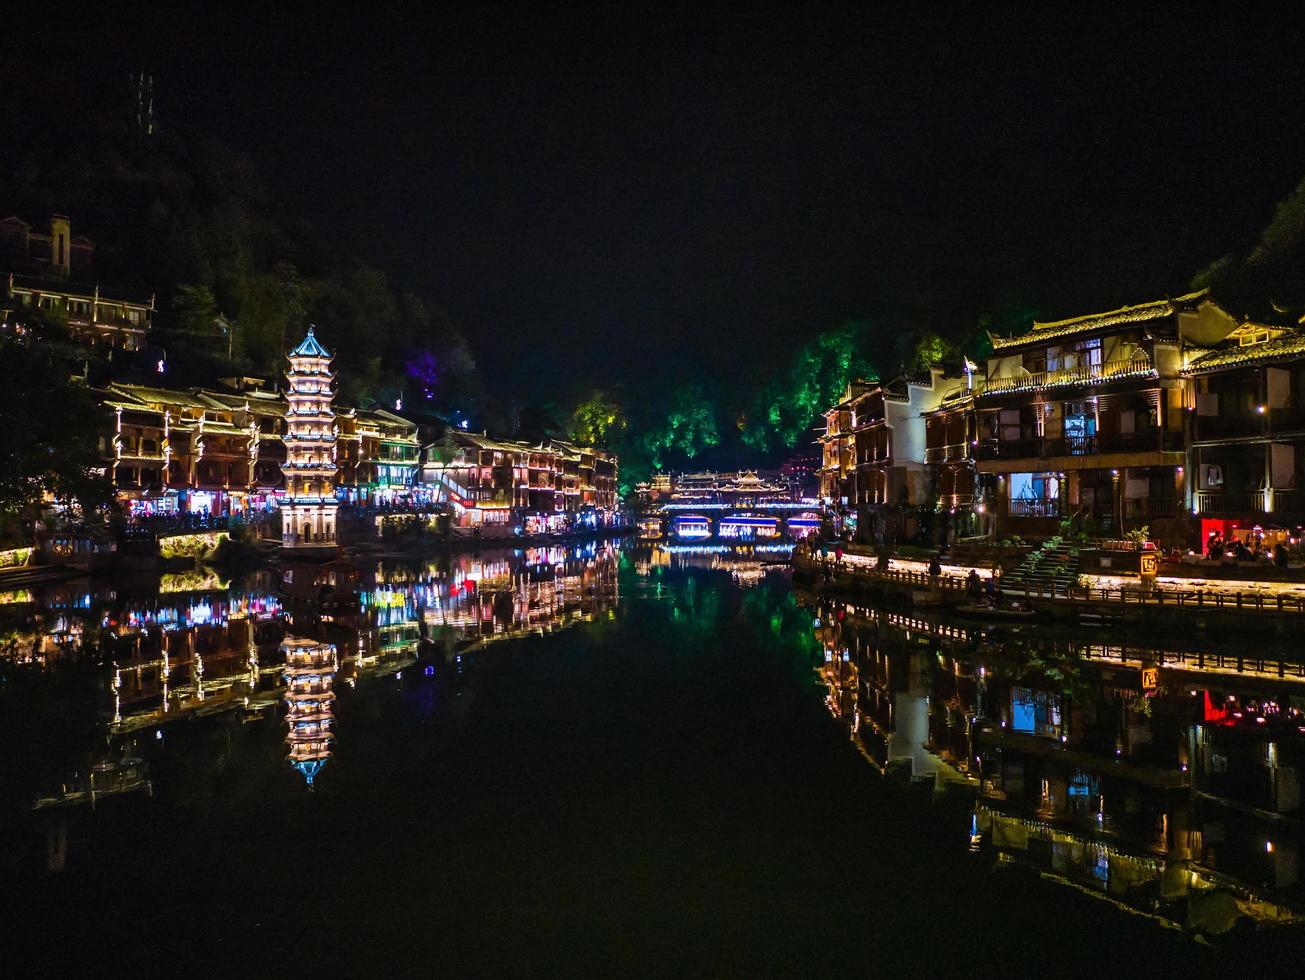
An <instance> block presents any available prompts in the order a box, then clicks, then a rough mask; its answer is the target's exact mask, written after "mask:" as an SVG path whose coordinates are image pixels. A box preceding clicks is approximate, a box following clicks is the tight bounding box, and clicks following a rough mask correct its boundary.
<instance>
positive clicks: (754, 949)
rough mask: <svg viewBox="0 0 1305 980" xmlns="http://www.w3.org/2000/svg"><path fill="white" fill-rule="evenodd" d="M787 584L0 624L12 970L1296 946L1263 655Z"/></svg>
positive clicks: (307, 585)
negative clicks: (867, 600)
mask: <svg viewBox="0 0 1305 980" xmlns="http://www.w3.org/2000/svg"><path fill="white" fill-rule="evenodd" d="M786 555H787V549H786V547H785V546H783V545H782V544H767V545H757V546H726V545H719V544H713V543H710V542H708V543H702V544H697V545H684V546H674V545H670V546H667V545H662V544H657V545H647V544H644V545H630V544H627V545H625V546H622V545H621V544H620V543H618V542H590V543H587V544H583V545H568V546H566V547H560V546H559V547H552V548H537V549H517V550H504V551H500V552H494V551H489V550H486V551H485V552H483V553H482V554H479V555H459V556H452V557H448V556H445V557H433V558H431V559H429V560H426V561H379V562H363V563H359V564H357V565H348V564H343V563H341V564H333V565H329V566H324V567H313V566H290V567H287V568H284V569H273V570H264V571H261V572H258V573H255V574H252V575H248V576H244V577H240V578H236V579H233V580H228V579H225V578H224V577H223V576H222V575H221V574H220V573H218V572H216V571H199V572H193V573H188V574H185V575H180V576H177V575H165V576H152V577H147V578H141V579H126V578H123V579H117V580H107V579H96V580H84V581H77V582H71V583H65V584H62V585H58V586H48V587H44V588H40V589H36V590H31V591H23V592H15V593H9V594H5V595H3V596H0V645H2V646H3V648H4V659H3V661H0V680H2V681H3V683H2V684H0V726H3V727H2V729H0V731H2V734H3V740H0V821H3V823H2V824H0V826H2V827H3V830H4V833H5V839H6V840H7V841H8V846H7V847H6V849H5V852H4V857H3V859H0V860H2V861H3V863H0V868H2V869H3V872H4V874H5V877H6V879H7V880H8V881H9V882H10V884H9V887H7V888H6V889H5V904H6V905H7V906H8V907H7V908H6V910H5V914H6V922H7V924H8V926H9V929H10V934H11V936H12V937H15V938H16V939H18V940H19V942H17V943H15V944H12V945H11V947H10V949H11V952H10V955H9V959H8V964H7V969H6V973H7V974H8V975H19V974H36V973H41V974H45V975H50V974H58V973H60V972H65V971H70V970H73V969H82V970H93V971H94V972H95V973H97V974H100V973H103V974H109V973H120V972H126V971H131V972H132V973H135V974H138V975H175V974H176V973H179V972H182V971H184V970H198V971H200V972H201V973H203V974H209V973H214V972H218V971H221V972H224V973H241V974H259V975H262V974H268V973H272V972H273V971H276V972H288V973H289V974H291V975H300V974H307V973H310V972H313V973H322V972H325V973H328V974H332V975H334V974H344V973H348V974H361V973H367V974H374V973H380V972H383V971H401V972H403V973H415V972H423V973H431V972H437V971H438V972H450V973H452V972H475V973H478V974H484V973H490V974H523V973H557V972H566V973H581V972H583V973H590V974H592V973H604V974H607V973H615V972H618V971H620V972H630V971H637V972H639V973H659V974H661V973H675V974H689V975H703V974H725V975H738V974H743V973H757V972H762V973H767V974H804V975H824V974H829V973H833V972H835V971H838V972H851V973H854V974H857V975H883V974H888V973H895V972H902V971H908V970H909V971H913V972H924V971H928V972H932V973H936V974H940V975H959V974H965V975H979V976H987V975H993V976H995V975H1027V974H1031V973H1035V972H1047V973H1055V974H1070V975H1093V976H1097V975H1100V972H1101V971H1102V970H1103V969H1104V970H1110V971H1114V972H1119V971H1127V972H1128V973H1129V974H1131V973H1134V972H1140V971H1142V970H1156V971H1160V970H1163V971H1165V972H1166V973H1173V972H1177V971H1179V970H1187V971H1189V972H1193V971H1194V972H1198V973H1200V972H1205V971H1207V970H1208V971H1210V972H1225V973H1226V971H1227V970H1228V969H1230V968H1238V967H1239V966H1242V965H1245V964H1246V963H1249V962H1252V961H1253V962H1254V963H1255V964H1256V967H1255V968H1256V969H1257V970H1262V969H1266V968H1271V967H1272V965H1273V964H1274V963H1276V962H1279V961H1281V962H1283V963H1287V962H1293V961H1294V960H1293V958H1294V957H1298V956H1299V954H1300V952H1301V951H1302V949H1305V944H1303V943H1302V935H1301V931H1300V927H1299V926H1297V925H1295V924H1293V922H1292V920H1293V919H1294V912H1293V910H1294V909H1295V908H1297V907H1299V900H1300V897H1301V886H1300V884H1299V882H1298V881H1297V880H1296V873H1295V860H1296V855H1297V854H1298V853H1299V850H1298V849H1299V843H1300V825H1299V819H1300V810H1299V801H1298V799H1296V798H1295V797H1293V795H1292V794H1293V792H1295V789H1294V783H1293V782H1292V780H1293V779H1294V773H1295V772H1296V771H1297V768H1296V767H1297V766H1298V765H1301V759H1300V749H1301V746H1302V745H1303V744H1305V726H1298V725H1296V724H1295V718H1296V715H1295V714H1294V712H1297V711H1298V710H1299V709H1300V708H1301V707H1305V700H1303V698H1305V682H1302V681H1301V680H1299V679H1298V675H1299V672H1298V671H1297V673H1296V675H1293V674H1292V670H1294V669H1295V668H1292V667H1289V666H1285V665H1288V664H1289V663H1290V662H1291V660H1292V653H1291V651H1290V650H1286V651H1276V650H1273V649H1271V648H1266V647H1264V645H1263V644H1257V649H1256V650H1255V651H1254V655H1255V656H1256V657H1257V658H1258V659H1255V660H1254V663H1251V664H1250V665H1249V666H1248V664H1247V662H1246V660H1245V659H1244V658H1243V659H1242V660H1241V661H1239V662H1238V663H1237V664H1233V663H1232V661H1230V660H1229V659H1228V658H1229V657H1232V658H1234V659H1235V658H1236V657H1237V652H1236V651H1235V650H1229V649H1217V648H1214V647H1210V648H1209V649H1206V648H1205V647H1204V646H1203V641H1202V640H1201V639H1200V638H1199V637H1198V638H1195V642H1194V643H1189V644H1186V645H1185V644H1182V643H1177V642H1169V643H1167V644H1166V643H1159V644H1157V643H1153V642H1149V643H1148V645H1146V646H1145V647H1138V646H1137V645H1136V644H1133V643H1130V641H1129V639H1128V638H1126V637H1122V638H1120V637H1109V636H1105V635H1103V636H1101V637H1091V638H1087V637H1082V636H1062V635H1057V634H1055V633H1054V632H1051V631H1038V630H1036V629H1034V628H1032V627H1029V626H1022V627H1009V626H1008V627H1005V628H998V629H990V628H986V627H984V626H983V624H981V623H973V622H970V623H966V622H962V621H955V622H944V621H938V620H930V619H927V618H921V617H920V616H919V615H917V614H914V613H912V612H911V611H910V610H909V609H896V608H891V607H885V608H871V607H865V606H858V605H855V604H849V603H847V602H844V601H841V600H834V599H831V598H830V597H818V596H815V595H812V594H810V593H808V592H806V591H805V590H804V589H802V588H800V587H795V585H794V583H793V581H792V573H791V572H790V571H789V570H788V569H787V568H786V567H785V566H784V564H783V563H784V560H785V557H786ZM287 572H289V575H287ZM1279 654H1281V656H1279ZM1184 658H1185V659H1184ZM1275 658H1276V659H1275ZM1296 659H1299V657H1297V658H1296ZM1198 660H1199V663H1198ZM1156 662H1159V663H1160V664H1161V670H1162V671H1163V678H1162V679H1157V678H1156V677H1155V676H1152V675H1144V671H1145V670H1146V668H1147V665H1148V664H1151V663H1156ZM1180 688H1181V690H1180ZM1248 712H1249V716H1248ZM1257 712H1258V713H1259V714H1258V715H1257V714H1256V713H1257ZM1234 713H1237V714H1238V717H1237V718H1235V719H1234V718H1233V714H1234ZM1256 717H1266V721H1265V722H1264V723H1257V722H1256V721H1255V720H1254V719H1255V718H1256ZM1298 729H1300V730H1298ZM1269 745H1272V746H1273V748H1272V749H1271V750H1270V749H1269V748H1268V746H1269ZM1198 776H1199V778H1198ZM1266 780H1267V782H1266ZM1266 843H1267V844H1268V845H1269V847H1268V850H1266V849H1265V845H1266ZM1198 939H1199V941H1198ZM19 948H22V949H24V950H25V952H24V953H22V954H18V953H17V952H16V950H17V949H19ZM11 968H14V969H11Z"/></svg>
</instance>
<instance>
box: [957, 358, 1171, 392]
mask: <svg viewBox="0 0 1305 980" xmlns="http://www.w3.org/2000/svg"><path fill="white" fill-rule="evenodd" d="M1138 351H1139V353H1140V356H1138V354H1135V355H1134V356H1131V357H1121V358H1116V359H1115V360H1112V361H1106V362H1105V363H1104V364H1085V365H1083V366H1082V367H1077V368H1065V369H1062V370H1059V371H1034V372H1026V373H1024V374H1022V375H1017V376H1014V377H1009V378H988V379H986V380H983V381H976V383H975V386H974V392H975V394H976V395H978V396H980V397H982V396H984V395H999V394H1001V393H1003V392H1007V391H1035V390H1037V389H1039V388H1056V387H1061V386H1064V385H1074V384H1084V383H1087V382H1092V381H1109V380H1110V379H1112V378H1128V377H1144V376H1147V375H1150V376H1155V374H1156V370H1155V368H1154V367H1153V366H1152V364H1151V359H1150V357H1148V356H1147V355H1146V352H1145V351H1142V350H1141V348H1138Z"/></svg>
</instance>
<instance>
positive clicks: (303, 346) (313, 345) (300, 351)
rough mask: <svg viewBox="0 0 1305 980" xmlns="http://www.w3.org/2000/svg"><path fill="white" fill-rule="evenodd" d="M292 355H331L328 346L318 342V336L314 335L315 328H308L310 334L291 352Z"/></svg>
mask: <svg viewBox="0 0 1305 980" xmlns="http://www.w3.org/2000/svg"><path fill="white" fill-rule="evenodd" d="M290 356H291V357H330V356H331V355H330V354H328V353H327V352H326V348H325V347H323V346H322V345H321V344H320V343H318V340H317V338H316V337H315V336H314V335H313V328H312V327H309V328H308V335H307V336H305V337H304V339H303V341H301V342H300V344H299V346H298V347H296V348H295V349H294V350H292V351H291V352H290Z"/></svg>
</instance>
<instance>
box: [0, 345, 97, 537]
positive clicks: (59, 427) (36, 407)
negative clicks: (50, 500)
mask: <svg viewBox="0 0 1305 980" xmlns="http://www.w3.org/2000/svg"><path fill="white" fill-rule="evenodd" d="M0 364H3V365H4V372H5V379H4V380H5V383H4V384H3V385H0V418H2V419H4V420H5V423H4V425H0V514H3V515H5V516H7V517H9V518H13V517H15V516H18V515H22V514H27V515H29V516H30V515H31V514H32V513H33V512H34V510H35V509H36V508H37V507H38V506H39V504H40V503H41V500H42V498H43V496H44V495H46V494H49V495H52V496H54V497H57V498H60V499H68V500H75V501H77V502H78V503H79V504H81V506H82V508H83V510H84V511H85V512H87V513H89V512H91V511H92V510H94V509H95V508H97V507H99V506H101V505H102V504H106V503H108V501H109V500H110V499H111V496H112V493H111V488H110V486H109V483H108V480H107V479H106V478H105V476H104V473H103V466H104V461H103V458H102V456H101V453H100V450H99V446H98V436H99V434H100V433H101V432H104V431H106V430H107V428H108V418H107V417H106V416H105V413H104V411H103V409H101V407H100V406H99V405H98V404H97V403H96V402H95V400H94V398H92V397H91V394H90V392H89V391H88V390H87V388H86V387H85V386H83V385H81V384H77V383H74V382H73V381H71V380H70V379H69V372H68V364H67V363H66V362H65V361H64V360H63V359H62V358H60V357H59V356H58V353H57V350H56V348H53V347H50V346H47V345H44V344H33V343H26V342H23V341H19V340H14V339H3V340H0Z"/></svg>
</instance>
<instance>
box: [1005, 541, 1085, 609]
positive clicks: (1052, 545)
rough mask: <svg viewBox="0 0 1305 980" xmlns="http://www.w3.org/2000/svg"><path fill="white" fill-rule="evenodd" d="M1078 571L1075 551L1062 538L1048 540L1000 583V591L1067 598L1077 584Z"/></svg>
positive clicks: (1077, 557) (1076, 550) (1072, 546)
mask: <svg viewBox="0 0 1305 980" xmlns="http://www.w3.org/2000/svg"><path fill="white" fill-rule="evenodd" d="M1078 569H1079V555H1078V548H1077V547H1076V546H1075V545H1072V544H1069V543H1068V542H1067V541H1065V540H1063V539H1062V538H1059V537H1055V538H1049V539H1048V540H1047V541H1046V542H1045V543H1044V544H1043V545H1042V547H1041V548H1039V549H1038V550H1037V551H1034V552H1032V553H1031V554H1030V555H1029V556H1028V557H1027V558H1025V559H1024V561H1023V562H1021V563H1020V566H1019V567H1018V568H1017V569H1015V571H1013V572H1011V573H1009V574H1008V575H1006V576H1005V577H1004V578H1003V579H1002V582H1001V587H1002V591H1004V592H1024V593H1027V594H1030V595H1068V594H1069V590H1070V588H1071V587H1072V586H1073V585H1074V583H1075V582H1076V581H1077V580H1078Z"/></svg>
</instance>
